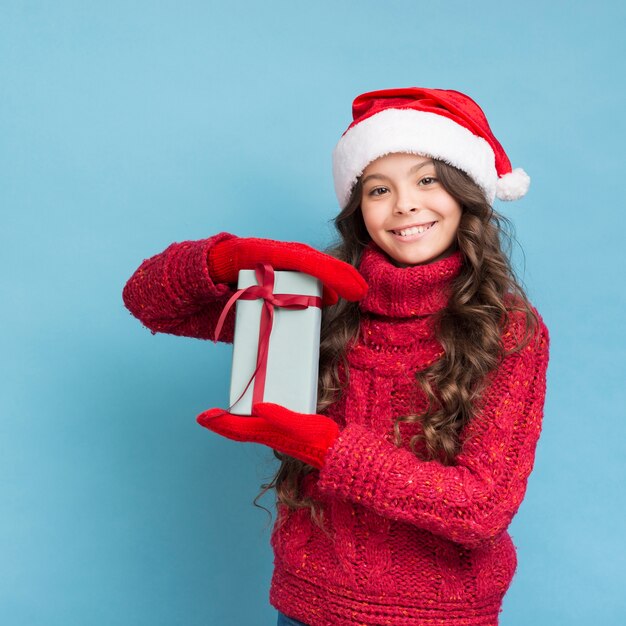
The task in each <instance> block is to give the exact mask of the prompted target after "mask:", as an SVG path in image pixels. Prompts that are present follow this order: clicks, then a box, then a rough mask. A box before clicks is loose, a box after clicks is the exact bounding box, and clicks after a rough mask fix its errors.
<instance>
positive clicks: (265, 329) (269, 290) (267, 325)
mask: <svg viewBox="0 0 626 626" xmlns="http://www.w3.org/2000/svg"><path fill="white" fill-rule="evenodd" d="M254 271H255V274H256V278H257V283H258V284H257V285H251V286H250V287H245V288H244V289H239V290H238V291H236V292H235V293H234V294H233V295H232V296H231V298H230V300H228V302H227V303H226V306H225V307H224V309H223V310H222V313H221V315H220V317H219V320H218V322H217V326H216V327H215V339H214V340H215V341H217V340H218V337H219V335H220V332H221V330H222V326H223V325H224V321H225V319H226V315H227V314H228V311H229V310H230V309H231V307H232V306H233V305H234V304H235V301H236V300H237V299H239V298H241V299H242V300H258V299H259V298H262V299H263V308H262V309H261V325H260V328H259V344H258V351H257V361H256V369H255V370H254V372H253V374H252V376H251V377H250V380H249V381H248V384H247V385H246V388H245V389H244V390H243V391H242V393H241V395H240V396H239V397H238V398H237V400H235V402H233V404H231V405H230V406H229V407H228V409H226V411H225V413H226V412H228V411H230V409H231V408H232V407H233V406H234V405H235V404H237V402H239V400H241V398H242V396H243V395H244V394H245V393H246V391H248V387H249V386H250V383H252V381H253V380H254V388H253V390H252V406H254V405H255V404H256V403H257V402H263V394H264V393H265V377H266V374H267V354H268V350H269V340H270V334H271V332H272V326H273V324H274V307H275V306H278V307H282V308H284V309H306V308H308V307H310V306H315V307H318V308H320V309H321V308H322V299H321V298H320V297H318V296H303V295H296V294H291V293H278V294H276V293H274V268H273V267H272V266H271V265H270V264H269V263H258V264H257V266H256V267H255V269H254ZM221 415H223V413H222V414H221Z"/></svg>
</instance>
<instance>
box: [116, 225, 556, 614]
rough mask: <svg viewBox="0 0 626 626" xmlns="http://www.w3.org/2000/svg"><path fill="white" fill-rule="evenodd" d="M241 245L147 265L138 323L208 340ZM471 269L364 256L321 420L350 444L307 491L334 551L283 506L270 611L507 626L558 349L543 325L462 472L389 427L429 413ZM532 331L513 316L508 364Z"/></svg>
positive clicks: (465, 437)
mask: <svg viewBox="0 0 626 626" xmlns="http://www.w3.org/2000/svg"><path fill="white" fill-rule="evenodd" d="M232 236H233V235H231V234H229V233H219V234H218V235H215V236H214V237H211V238H209V239H205V240H201V241H186V242H182V243H174V244H172V245H170V246H169V247H168V248H167V249H166V250H165V251H164V252H162V253H161V254H158V255H155V256H154V257H151V258H150V259H147V260H145V261H144V262H143V263H142V265H141V266H140V267H139V269H138V270H137V271H136V272H135V274H134V275H133V276H132V277H131V279H130V280H129V281H128V283H127V284H126V286H125V288H124V294H123V296H124V302H125V304H126V306H127V308H128V309H129V310H130V311H131V313H133V315H135V316H136V317H138V318H139V319H140V320H141V321H142V322H143V323H144V324H145V325H146V326H147V327H148V328H150V329H151V330H152V332H153V333H154V332H167V333H172V334H177V335H185V336H192V337H199V338H203V339H209V338H211V337H212V334H213V330H214V327H215V324H216V322H217V318H218V316H219V313H220V311H221V309H222V307H223V306H224V304H225V303H226V301H227V300H228V298H229V296H230V295H231V294H232V293H233V292H234V285H224V284H221V285H220V284H218V285H216V284H214V283H213V282H212V280H211V277H210V276H209V274H208V269H207V263H206V255H207V252H208V250H209V249H210V247H211V246H212V245H213V244H214V243H215V242H217V241H219V240H221V239H224V238H228V237H232ZM462 263H463V259H462V256H461V253H460V252H455V253H454V254H453V255H452V256H449V257H447V258H445V259H441V260H439V261H436V262H434V263H431V264H428V265H417V266H412V267H407V268H398V267H396V266H395V265H393V264H392V263H391V262H390V261H389V258H388V257H387V255H386V254H385V253H384V252H383V251H382V250H381V249H380V248H378V247H377V246H376V244H375V243H373V242H371V243H370V245H369V246H368V247H367V248H366V249H365V251H364V254H363V258H362V261H361V264H360V266H359V271H360V272H361V274H362V275H363V277H364V278H365V279H366V281H367V283H368V284H369V290H368V293H367V296H366V297H365V299H364V300H362V301H361V302H360V303H359V306H360V309H361V328H360V332H359V336H358V341H356V342H355V343H354V344H353V345H352V346H351V347H350V348H349V350H348V353H347V360H348V364H349V386H348V388H347V390H346V392H345V393H344V395H343V396H342V397H341V398H340V399H339V400H338V401H337V402H336V403H334V404H333V405H331V406H330V407H328V409H327V410H326V411H325V412H324V414H325V415H327V416H329V417H331V418H333V419H335V420H336V421H337V422H338V423H339V425H340V427H341V432H340V434H339V437H338V439H337V440H336V441H335V443H334V444H333V446H332V447H331V448H330V449H329V451H328V454H327V457H326V462H325V465H324V467H323V468H322V469H321V470H319V471H317V470H316V471H313V472H311V473H310V474H308V475H307V476H306V477H305V479H304V483H303V491H304V493H305V494H307V495H311V496H313V497H314V498H316V499H317V500H319V501H320V502H321V503H322V507H323V510H324V519H325V526H326V529H327V532H328V535H326V534H324V533H323V532H322V531H321V530H320V529H319V528H318V527H317V526H315V525H314V524H313V523H312V522H311V520H310V517H309V510H308V509H301V510H298V511H296V512H289V511H287V509H286V507H284V506H283V505H279V511H278V512H279V516H278V519H277V520H276V523H275V525H274V529H273V531H272V536H271V545H272V547H273V550H274V555H275V556H274V574H273V577H272V581H271V589H270V602H271V604H272V605H273V606H274V607H275V608H276V609H278V610H280V611H282V612H283V613H285V614H287V615H289V616H291V617H294V618H296V619H298V620H301V621H303V622H305V623H306V624H310V625H311V626H344V625H345V626H348V625H354V624H361V625H364V626H365V625H367V626H370V625H381V626H382V625H383V624H389V625H392V626H396V625H397V626H400V625H403V626H434V625H453V624H454V625H456V626H470V625H471V626H478V625H481V626H493V625H497V624H498V614H499V612H500V610H501V606H502V599H503V597H504V595H505V593H506V591H507V590H508V588H509V586H510V583H511V581H512V578H513V575H514V573H515V569H516V566H517V557H516V549H515V546H514V544H513V542H512V540H511V537H510V535H509V534H508V532H507V527H508V526H509V524H510V522H511V520H512V518H513V516H514V515H515V513H516V512H517V510H518V508H519V506H520V504H521V502H522V500H523V497H524V494H525V491H526V485H527V480H528V476H529V474H530V472H531V470H532V468H533V463H534V456H535V449H536V445H537V441H538V439H539V435H540V432H541V424H542V417H543V406H544V399H545V390H546V370H547V366H548V347H549V335H548V330H547V328H546V326H545V324H544V323H543V320H542V319H541V317H540V318H539V319H540V321H541V323H540V327H539V330H538V331H537V333H536V335H535V341H534V342H531V343H530V344H529V345H528V347H526V348H525V349H524V350H522V351H520V352H518V353H516V354H513V355H511V356H508V357H506V359H504V360H503V362H502V364H501V367H500V368H499V369H498V370H497V371H495V372H493V373H492V374H491V375H490V376H489V386H488V387H487V390H486V392H485V393H484V394H483V397H482V402H481V408H480V413H479V416H478V417H479V419H475V420H473V421H472V422H471V423H470V424H468V425H467V426H466V428H465V429H464V430H463V432H462V433H461V442H462V450H461V452H460V453H459V455H458V456H457V458H456V462H455V464H454V465H452V466H444V465H442V464H441V463H438V462H436V461H422V460H420V459H418V458H417V457H416V456H415V455H414V454H413V453H412V452H411V451H410V449H409V446H408V441H409V439H410V437H411V436H412V435H413V434H415V433H418V432H420V428H421V427H420V426H419V425H418V424H414V425H406V424H402V425H401V426H400V429H401V432H402V434H403V438H404V441H403V446H402V447H400V448H398V447H396V446H395V445H394V444H393V443H392V442H393V430H392V428H393V418H394V417H397V416H399V415H403V414H407V413H408V412H419V411H422V410H424V408H425V407H426V398H425V396H424V395H423V393H422V392H421V390H419V388H418V386H417V385H416V383H415V380H414V373H415V372H416V371H417V370H418V369H423V368H424V367H426V366H427V365H428V364H429V363H431V362H432V361H433V360H435V359H437V358H439V357H440V356H441V354H442V349H441V346H440V344H439V343H438V342H437V340H436V339H435V337H434V325H433V323H432V322H433V319H434V318H433V315H432V314H433V313H435V312H436V311H438V310H440V309H441V308H443V307H445V305H446V301H447V297H448V295H447V294H448V291H447V288H448V287H449V285H450V282H451V281H452V279H453V278H454V277H455V276H456V275H457V274H458V273H459V271H460V269H461V267H462ZM535 311H536V309H535ZM523 323H524V318H523V316H522V315H521V314H516V315H514V316H512V319H511V322H510V323H509V326H508V328H507V329H506V330H505V332H504V341H505V346H506V347H507V349H510V348H512V347H513V346H514V345H516V344H517V342H518V341H519V339H520V338H521V337H522V335H523V330H524V326H523ZM233 325H234V307H233V309H232V310H231V314H229V318H228V320H227V323H226V324H225V327H224V330H223V332H222V339H223V340H224V341H228V342H230V341H232V334H233ZM340 374H341V376H342V378H343V377H344V376H345V371H344V369H343V367H340ZM344 380H345V379H344ZM420 445H423V444H420ZM419 449H420V448H419V447H418V450H419ZM422 449H423V448H422Z"/></svg>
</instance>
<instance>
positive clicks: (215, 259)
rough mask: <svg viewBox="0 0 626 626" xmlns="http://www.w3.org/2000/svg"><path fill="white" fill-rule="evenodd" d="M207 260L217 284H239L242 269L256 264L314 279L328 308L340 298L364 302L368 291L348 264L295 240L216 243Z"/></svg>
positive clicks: (251, 239)
mask: <svg viewBox="0 0 626 626" xmlns="http://www.w3.org/2000/svg"><path fill="white" fill-rule="evenodd" d="M207 257H208V258H207V262H208V265H209V273H210V275H211V278H213V280H214V281H216V282H222V283H236V282H237V279H238V275H239V270H242V269H250V270H251V269H254V268H255V267H256V265H257V263H269V264H270V265H271V266H272V267H273V268H274V269H275V270H287V271H296V272H304V273H305V274H310V275H311V276H315V277H316V278H318V279H319V280H320V281H321V282H322V285H323V294H322V302H323V304H324V305H325V306H328V305H332V304H335V303H336V302H337V300H338V297H337V296H338V295H339V296H341V297H342V298H345V299H346V300H351V301H357V300H361V299H362V298H363V297H364V296H365V294H366V292H367V288H368V286H367V283H366V282H365V279H364V278H363V277H362V276H361V274H359V272H358V270H357V269H356V268H355V267H353V266H352V265H350V264H349V263H346V262H344V261H340V260H339V259H335V258H334V257H332V256H330V255H329V254H325V253H324V252H320V251H319V250H316V249H315V248H312V247H311V246H308V245H306V244H304V243H299V242H296V241H294V242H291V241H288V242H285V241H275V240H273V239H258V238H254V237H233V238H231V239H225V240H223V241H220V242H218V243H217V244H215V245H214V246H213V247H212V248H211V249H210V251H209V253H208V255H207Z"/></svg>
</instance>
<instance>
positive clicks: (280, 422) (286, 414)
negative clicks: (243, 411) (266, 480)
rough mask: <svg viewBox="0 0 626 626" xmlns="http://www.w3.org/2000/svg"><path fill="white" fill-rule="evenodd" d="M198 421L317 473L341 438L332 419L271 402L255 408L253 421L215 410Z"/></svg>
mask: <svg viewBox="0 0 626 626" xmlns="http://www.w3.org/2000/svg"><path fill="white" fill-rule="evenodd" d="M196 421H197V422H198V423H199V424H200V425H201V426H204V427H205V428H208V429H209V430H212V431H213V432H216V433H218V434H219V435H222V436H224V437H227V438H228V439H233V440H234V441H248V442H255V443H262V444H264V445H266V446H269V447H270V448H274V449H275V450H278V451H279V452H282V453H283V454H287V455H289V456H292V457H294V458H296V459H300V460H301V461H304V462H305V463H308V464H309V465H312V466H313V467H316V468H318V469H321V468H322V467H323V465H324V458H325V456H326V452H327V451H328V448H330V446H331V445H332V444H333V442H334V441H335V439H336V438H337V435H338V434H339V426H338V425H337V423H336V422H335V421H333V420H332V419H330V418H329V417H325V416H323V415H318V414H316V413H313V414H307V413H296V412H295V411H290V410H289V409H287V408H285V407H283V406H281V405H280V404H273V403H271V402H259V403H256V404H254V405H253V407H252V415H251V416H250V417H248V416H242V415H233V414H232V413H228V412H226V411H223V410H222V409H217V408H216V409H209V410H207V411H204V413H200V415H198V417H197V418H196Z"/></svg>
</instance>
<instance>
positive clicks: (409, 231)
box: [393, 222, 435, 237]
mask: <svg viewBox="0 0 626 626" xmlns="http://www.w3.org/2000/svg"><path fill="white" fill-rule="evenodd" d="M434 224H435V222H432V223H431V224H429V225H428V226H414V227H413V228H407V229H406V230H394V231H393V232H394V233H396V235H402V236H403V237H406V236H408V235H416V234H419V233H423V232H424V231H425V230H428V229H429V228H430V227H431V226H433V225H434Z"/></svg>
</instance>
